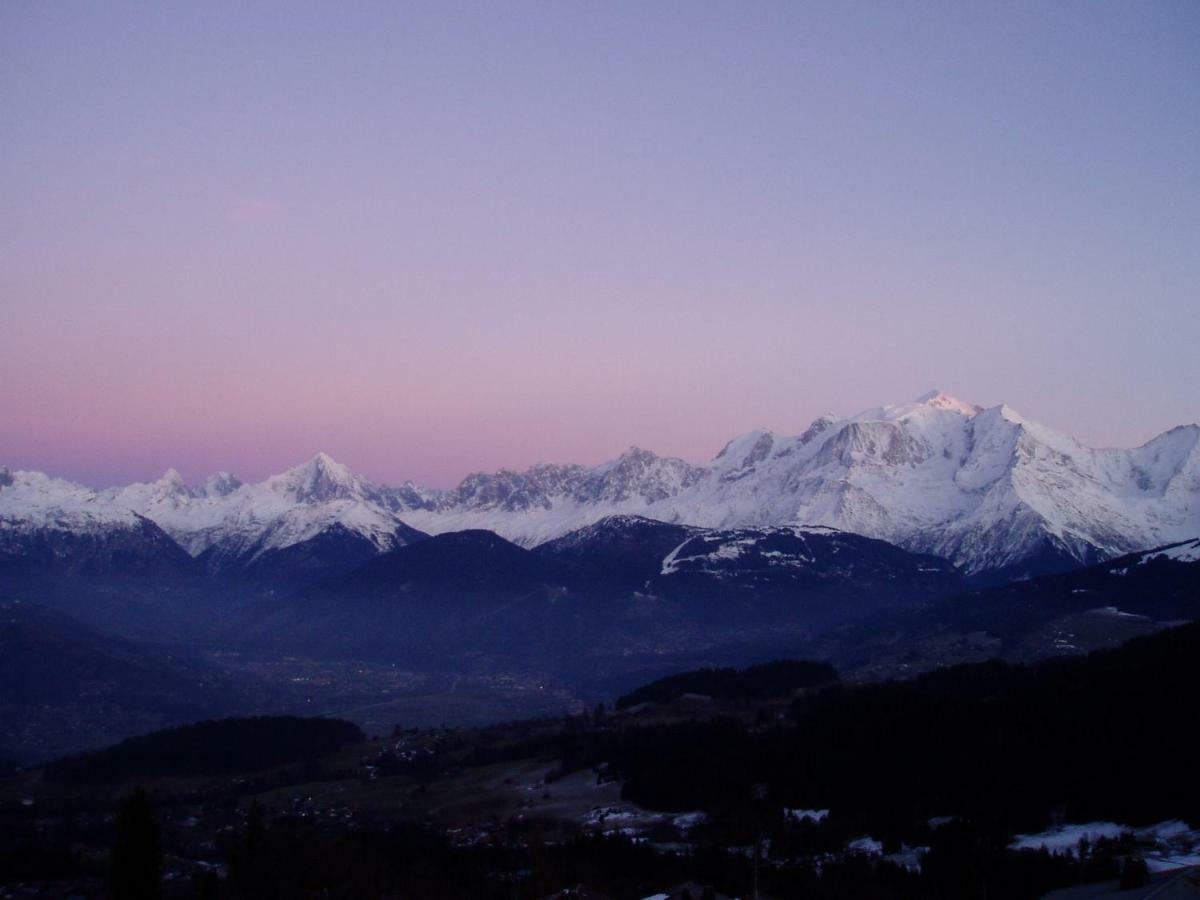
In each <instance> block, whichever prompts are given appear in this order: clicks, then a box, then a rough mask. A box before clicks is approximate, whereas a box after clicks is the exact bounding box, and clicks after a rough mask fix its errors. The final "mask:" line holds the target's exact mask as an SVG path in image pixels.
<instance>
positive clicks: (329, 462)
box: [267, 452, 360, 503]
mask: <svg viewBox="0 0 1200 900" xmlns="http://www.w3.org/2000/svg"><path fill="white" fill-rule="evenodd" d="M267 482H268V484H270V486H271V487H272V488H273V489H274V490H276V491H278V492H279V493H282V494H284V495H286V496H288V497H291V498H292V499H293V500H296V501H299V502H301V503H308V502H316V503H321V502H324V501H327V500H353V499H356V498H357V497H358V495H359V493H360V491H359V484H358V482H359V479H358V478H357V477H356V476H355V475H354V473H353V472H351V471H350V469H349V468H348V467H347V466H344V465H342V464H341V463H339V462H337V461H335V460H334V459H333V458H332V457H331V456H329V454H328V453H324V452H321V453H318V454H317V455H316V456H314V457H313V458H312V459H310V460H309V461H308V462H306V463H304V464H302V465H299V466H296V467H295V468H292V469H288V470H287V471H286V472H284V473H283V474H282V475H275V476H273V477H271V478H269V479H267Z"/></svg>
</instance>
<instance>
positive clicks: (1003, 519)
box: [0, 391, 1200, 575]
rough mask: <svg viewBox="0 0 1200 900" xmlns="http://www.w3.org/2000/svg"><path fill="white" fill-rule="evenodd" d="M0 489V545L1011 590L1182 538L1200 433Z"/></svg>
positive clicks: (834, 429) (971, 411)
mask: <svg viewBox="0 0 1200 900" xmlns="http://www.w3.org/2000/svg"><path fill="white" fill-rule="evenodd" d="M6 473H7V470H2V471H0V527H10V528H12V527H19V523H21V522H38V521H47V520H54V521H59V522H62V523H64V527H80V528H87V527H92V526H93V525H94V524H95V523H98V522H109V521H113V522H126V523H129V522H132V521H135V520H136V516H143V517H145V518H146V519H149V520H152V521H153V522H155V523H157V524H158V525H159V526H160V527H161V528H162V529H163V530H164V531H166V532H167V533H168V534H169V535H171V537H172V538H174V539H175V540H176V541H178V542H179V544H180V545H181V546H182V547H184V548H185V549H186V550H187V551H188V553H190V554H191V555H193V556H204V557H205V558H206V559H208V560H210V561H211V560H214V559H215V560H218V561H219V560H224V559H228V560H240V561H242V562H243V563H247V562H250V561H253V560H254V559H256V558H259V557H261V556H262V555H263V554H268V553H270V552H272V551H279V550H282V549H285V548H288V547H292V546H296V545H298V544H301V543H303V542H305V541H308V540H310V539H312V538H314V537H316V536H318V535H326V536H327V537H328V536H329V535H331V534H335V533H336V534H344V535H351V536H354V537H355V538H356V539H358V540H361V541H364V542H368V543H369V545H370V547H371V548H374V551H375V552H383V551H386V550H389V549H391V548H393V547H395V546H398V545H400V544H403V543H405V542H406V541H409V540H411V539H413V538H415V537H419V536H420V535H419V533H416V532H412V531H411V530H409V528H408V526H411V527H412V528H416V529H420V530H421V531H422V532H428V533H434V534H437V533H444V532H448V531H458V530H463V529H488V530H491V531H495V532H496V533H498V534H500V535H502V536H504V537H506V538H508V539H509V540H512V541H515V542H516V543H519V544H521V545H523V546H526V547H531V546H534V545H537V544H540V543H543V542H545V541H548V540H552V539H554V538H557V537H560V536H562V535H564V534H567V533H568V532H571V531H574V530H576V529H579V528H581V527H583V526H586V525H589V524H591V523H593V522H597V521H599V520H600V519H603V518H605V517H607V516H612V515H622V514H625V515H640V516H646V517H649V518H653V519H657V520H660V521H664V522H671V523H681V524H687V525H693V526H699V527H704V528H720V529H735V528H743V527H760V526H792V525H821V526H827V527H830V528H835V529H838V530H841V531H848V532H854V533H858V534H862V535H866V536H868V537H873V538H880V539H883V540H886V541H890V542H892V543H895V544H898V545H899V546H901V547H904V548H905V549H908V550H912V551H918V552H923V553H932V554H936V555H939V556H944V557H947V558H949V559H951V560H953V561H954V562H956V563H958V564H959V565H960V566H962V567H963V568H964V570H965V571H967V572H969V573H973V574H978V573H986V572H1004V573H1006V574H1010V575H1022V574H1029V573H1034V572H1037V571H1043V570H1046V569H1050V568H1054V567H1056V566H1064V565H1069V564H1072V563H1080V562H1092V561H1096V560H1100V559H1105V558H1109V557H1113V556H1117V555H1120V554H1122V553H1127V552H1130V551H1134V550H1141V549H1145V548H1149V547H1156V546H1162V545H1164V544H1168V543H1171V542H1174V541H1181V540H1186V539H1189V538H1193V537H1195V536H1196V535H1197V534H1200V426H1197V425H1188V426H1182V427H1179V428H1175V429H1172V430H1171V431H1168V432H1166V433H1165V434H1162V435H1159V436H1158V437H1156V438H1155V439H1154V440H1152V441H1150V442H1149V443H1147V444H1145V445H1144V446H1142V447H1138V448H1135V449H1132V450H1116V449H1104V450H1097V449H1093V448H1090V447H1085V446H1083V445H1082V444H1080V443H1079V442H1078V441H1076V440H1074V439H1073V438H1071V437H1068V436H1067V435H1064V434H1060V433H1057V432H1055V431H1052V430H1051V429H1049V428H1046V427H1044V426H1042V425H1038V424H1037V423H1035V422H1030V421H1028V420H1026V419H1025V418H1023V417H1022V416H1020V415H1019V414H1017V413H1016V412H1014V411H1013V410H1012V409H1010V408H1008V407H1007V406H997V407H993V408H990V409H981V408H980V407H978V406H975V405H973V404H970V403H965V402H963V401H961V400H957V399H955V398H953V397H949V396H947V395H945V394H942V393H939V392H937V391H933V392H930V393H929V394H926V395H925V396H923V397H921V398H919V399H917V400H916V401H914V402H912V403H905V404H899V405H893V406H882V407H877V408H875V409H871V410H867V411H866V412H862V413H859V414H858V415H855V416H850V417H848V418H842V419H838V418H834V417H832V416H826V417H822V418H820V419H818V420H817V421H815V422H813V423H812V425H811V426H810V427H809V428H808V429H807V430H805V431H804V433H803V434H800V435H796V436H791V437H788V436H780V435H776V434H773V433H772V432H769V431H762V430H760V431H753V432H750V433H749V434H746V435H742V436H741V437H738V438H735V439H734V440H732V441H730V442H729V444H728V445H727V446H726V447H725V449H724V450H722V451H721V453H719V454H718V455H717V457H716V458H715V459H713V460H712V461H710V462H708V463H706V464H703V465H696V464H692V463H689V462H685V461H683V460H680V459H671V458H664V457H659V456H656V455H655V454H653V453H650V452H648V451H645V450H640V449H637V448H632V449H630V450H629V451H627V452H626V453H624V454H622V455H621V456H620V457H618V458H617V459H615V460H612V461H611V462H608V463H604V464H602V465H600V466H596V467H591V468H589V467H585V466H578V465H549V464H545V465H538V466H534V467H532V468H530V469H528V470H526V471H524V472H513V471H507V470H504V471H500V472H496V473H493V474H482V473H480V474H475V475H471V476H469V477H467V478H466V479H465V480H464V481H463V482H462V483H461V484H460V485H459V486H458V487H457V488H455V489H453V490H447V491H438V490H428V489H423V488H420V487H417V486H415V485H412V484H405V485H403V486H400V487H383V486H380V485H376V484H373V483H372V482H370V481H368V480H367V479H365V478H363V477H361V476H359V475H355V474H354V473H352V472H350V471H349V470H348V469H347V468H346V467H345V466H342V465H340V464H338V463H336V462H334V461H333V460H332V459H330V458H329V457H328V456H326V455H325V454H318V455H317V456H316V457H314V458H313V459H312V460H310V461H309V462H307V463H305V464H304V465H301V466H298V467H296V468H294V469H290V470H288V471H287V472H284V473H283V474H281V475H276V476H272V477H271V478H268V479H266V480H265V481H263V482H261V483H259V484H249V485H248V484H242V483H241V482H240V481H238V480H237V479H236V478H234V477H233V476H231V475H229V474H228V473H219V474H218V475H214V476H213V477H212V478H210V479H208V480H207V481H206V482H205V483H204V484H203V485H201V486H199V487H196V488H189V487H187V486H186V485H185V484H184V483H183V481H182V479H181V478H180V477H179V476H178V474H177V473H175V472H173V471H171V472H168V473H167V474H166V475H165V476H164V477H163V478H162V479H160V480H159V481H157V482H154V483H152V484H135V485H130V486H128V487H124V488H115V489H111V490H107V491H91V490H89V489H87V488H82V487H79V486H78V485H70V484H68V483H66V482H62V481H58V480H56V479H51V478H47V477H46V476H44V475H39V474H37V473H28V472H20V473H15V474H6ZM6 479H7V480H8V481H11V482H12V483H11V484H8V485H6V484H5V480H6ZM5 522H7V523H8V524H7V525H4V524H3V523H5ZM72 523H74V524H72ZM364 546H365V545H364Z"/></svg>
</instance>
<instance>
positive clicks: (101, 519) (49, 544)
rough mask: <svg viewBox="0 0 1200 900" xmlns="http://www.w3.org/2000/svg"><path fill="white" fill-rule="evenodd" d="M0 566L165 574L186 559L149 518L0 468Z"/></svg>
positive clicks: (53, 481)
mask: <svg viewBox="0 0 1200 900" xmlns="http://www.w3.org/2000/svg"><path fill="white" fill-rule="evenodd" d="M0 565H3V566H4V567H6V568H12V567H17V568H33V569H38V570H51V571H71V572H78V573H87V574H99V573H103V572H109V571H114V570H118V569H119V570H122V571H125V572H133V571H139V572H153V573H158V574H166V573H178V572H183V571H187V570H188V569H189V568H191V567H192V562H191V560H190V559H189V558H188V557H187V555H186V554H184V553H183V551H182V550H180V549H179V547H178V545H176V544H175V542H174V541H172V540H171V538H170V537H168V536H167V535H166V534H165V533H164V532H163V530H162V529H161V528H159V527H158V526H157V525H156V524H155V523H154V522H153V521H151V520H150V519H147V518H145V517H143V516H140V515H138V514H137V513H135V512H133V511H132V510H129V509H124V508H121V507H118V506H114V505H113V504H111V503H109V502H107V501H106V500H105V499H104V498H102V497H100V496H98V495H97V493H96V492H95V491H93V490H90V489H89V488H85V487H82V486H80V485H77V484H72V483H71V482H69V481H63V480H62V479H59V478H50V477H48V476H46V475H43V474H42V473H41V472H20V471H19V472H11V471H9V470H8V469H7V468H5V467H0Z"/></svg>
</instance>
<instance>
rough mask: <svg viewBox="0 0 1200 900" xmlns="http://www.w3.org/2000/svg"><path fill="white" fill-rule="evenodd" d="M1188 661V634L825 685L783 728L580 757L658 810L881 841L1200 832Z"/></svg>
mask: <svg viewBox="0 0 1200 900" xmlns="http://www.w3.org/2000/svg"><path fill="white" fill-rule="evenodd" d="M1197 659H1200V624H1193V625H1187V626H1183V627H1181V628H1177V629H1173V630H1170V631H1166V632H1163V633H1160V634H1158V635H1154V636H1151V637H1148V638H1143V639H1140V640H1136V641H1133V642H1131V643H1130V644H1128V645H1126V646H1124V647H1122V648H1119V649H1116V650H1110V651H1103V652H1099V653H1094V654H1092V655H1090V656H1088V657H1085V658H1075V659H1069V660H1059V661H1054V662H1048V663H1043V664H1041V665H1038V666H1035V667H1032V668H1025V667H1020V666H1011V665H1006V664H1004V663H999V662H993V663H984V664H980V665H969V666H957V667H954V668H951V669H946V670H943V671H940V672H936V673H931V674H929V675H926V676H923V677H921V678H918V679H915V680H913V681H910V682H899V683H888V684H879V685H868V686H835V687H832V688H830V689H828V690H825V691H822V692H820V693H818V694H816V695H815V696H811V697H805V698H802V699H800V700H797V701H796V703H795V704H794V708H793V712H794V716H795V719H796V727H774V728H771V729H768V730H765V731H756V730H753V729H750V728H748V727H747V726H745V725H743V724H741V723H739V722H735V721H722V720H716V721H709V722H703V723H690V724H687V725H681V726H674V727H666V726H664V727H660V728H653V729H644V730H629V731H626V732H622V733H613V734H606V735H604V736H602V738H601V740H602V743H603V746H601V747H597V748H595V750H594V752H593V753H592V754H591V757H592V758H593V759H596V758H603V759H604V760H606V761H607V762H608V763H609V764H610V765H611V766H612V767H614V768H615V769H616V771H617V772H618V773H619V774H621V775H622V776H623V777H624V778H625V788H624V791H625V796H626V797H627V798H628V799H630V800H633V801H635V802H637V803H640V804H643V805H645V806H648V807H651V808H655V809H666V810H684V809H696V808H707V809H722V808H725V809H729V808H733V807H735V806H737V805H738V804H742V805H745V804H746V803H747V802H748V798H749V797H750V796H751V795H752V793H753V792H754V791H755V790H758V791H759V793H762V792H764V791H765V792H766V795H767V796H768V797H769V798H770V800H771V801H772V802H773V803H774V804H775V805H777V806H791V807H807V808H814V807H815V808H830V809H833V810H835V811H838V812H839V813H840V814H841V815H843V816H845V817H847V818H851V819H853V820H856V821H857V822H858V823H860V824H861V825H862V826H864V827H866V826H868V825H869V826H870V827H873V828H876V829H885V830H886V829H889V828H895V829H899V828H902V827H904V826H906V825H907V824H909V823H911V822H913V821H917V820H923V819H927V818H930V817H933V816H938V815H947V814H958V815H967V816H971V817H974V818H975V819H977V820H979V821H984V822H993V823H1002V824H1004V825H1005V826H1011V827H1013V828H1028V827H1035V826H1037V825H1040V824H1042V823H1043V821H1044V819H1045V817H1046V815H1047V813H1048V812H1049V811H1050V810H1051V809H1059V810H1061V811H1062V812H1063V813H1064V814H1065V815H1066V816H1067V818H1068V820H1071V821H1089V820H1092V819H1112V820H1115V821H1125V822H1129V823H1139V822H1147V821H1151V820H1162V819H1165V818H1172V817H1184V818H1187V819H1189V820H1190V821H1192V822H1200V780H1198V779H1196V778H1195V777H1194V761H1195V760H1196V759H1200V736H1198V735H1200V730H1198V729H1196V728H1195V727H1194V725H1195V723H1196V722H1197V721H1200V695H1198V694H1197V692H1196V691H1195V690H1193V685H1194V683H1195V676H1196V671H1197V669H1196V665H1197V663H1196V661H1197ZM573 753H575V755H576V756H577V758H579V759H580V760H581V761H585V762H586V761H587V756H588V755H587V754H583V753H581V752H580V750H579V748H578V746H576V747H575V748H574V749H573ZM755 786H761V787H758V788H756V787H755Z"/></svg>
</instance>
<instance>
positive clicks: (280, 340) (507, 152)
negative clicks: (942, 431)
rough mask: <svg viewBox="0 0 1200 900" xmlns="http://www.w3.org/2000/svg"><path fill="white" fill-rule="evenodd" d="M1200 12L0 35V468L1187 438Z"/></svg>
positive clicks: (110, 22) (441, 21)
mask: <svg viewBox="0 0 1200 900" xmlns="http://www.w3.org/2000/svg"><path fill="white" fill-rule="evenodd" d="M1198 60H1200V6H1198V5H1197V4H1195V3H1194V2H1179V3H1173V2H1156V3H1147V4H1125V3H1106V2H1088V3H1081V4H1073V3H1062V4H1053V5H1050V6H1048V5H1046V4H1037V3H1034V4H1028V5H1026V4H1020V3H1013V4H1007V3H1006V4H969V3H968V4H946V5H941V4H912V5H906V4H894V5H893V4H888V5H878V4H875V5H870V4H868V5H855V4H827V5H818V6H815V7H813V6H807V5H803V6H802V5H798V4H790V3H787V4H769V3H765V4H754V5H751V6H746V5H742V4H729V5H726V6H704V7H701V6H699V5H697V4H691V3H683V4H667V3H664V4H622V3H611V4H609V3H606V4H595V5H575V4H552V5H545V4H535V5H525V4H520V3H518V4H511V5H510V4H497V5H494V6H493V5H473V6H468V7H462V8H451V7H448V6H444V5H442V4H431V5H422V6H399V5H395V4H381V5H372V4H364V5H355V6H353V7H352V8H351V9H349V10H347V9H344V8H342V7H340V6H334V5H330V4H311V5H308V4H295V3H289V4H280V5H278V6H273V5H271V4H255V5H254V9H253V10H252V11H247V10H245V9H244V8H243V5H242V4H220V3H215V4H193V5H189V6H182V7H181V6H174V5H171V6H166V5H164V6H161V7H160V6H157V5H150V6H146V5H145V4H136V5H125V4H122V3H113V4H82V3H80V4H71V3H65V4H34V3H23V2H13V3H8V4H5V5H4V6H3V9H0V85H2V88H0V104H2V105H0V111H2V113H3V115H2V116H0V304H2V313H3V316H2V322H0V326H2V327H0V386H2V389H0V463H6V464H8V465H10V466H14V467H21V468H40V469H44V470H47V471H50V472H53V473H56V474H61V475H65V476H68V477H72V478H76V479H79V480H82V481H85V482H89V483H95V484H103V483H113V482H118V481H126V480H131V479H135V478H136V479H146V478H153V477H157V475H158V474H160V473H161V471H162V470H163V469H165V468H166V467H167V466H174V467H176V468H178V469H179V470H180V471H181V472H182V473H183V474H184V475H185V477H187V478H189V479H199V478H202V477H203V476H205V475H206V474H208V473H209V472H211V471H214V470H217V469H228V470H232V471H234V472H236V473H238V474H239V475H240V476H242V477H243V478H257V477H261V476H262V475H265V474H267V473H269V472H273V471H279V470H281V469H282V468H284V467H286V466H288V465H291V464H294V463H296V462H299V461H301V460H303V459H305V458H307V457H308V456H311V454H312V453H313V452H315V451H316V450H318V449H323V450H326V451H328V452H329V453H330V454H332V455H333V456H334V457H335V458H337V459H339V460H341V461H343V462H346V463H348V464H349V465H350V466H351V467H353V468H355V469H357V470H360V471H363V472H365V473H366V474H369V475H371V476H372V477H375V478H377V479H380V480H384V481H399V480H403V479H409V478H411V479H413V480H415V481H418V482H422V483H427V484H432V485H448V484H452V483H454V482H456V481H457V480H458V479H459V478H460V477H461V476H462V475H464V474H465V473H467V472H468V471H472V470H480V469H495V468H498V467H501V466H510V467H523V466H525V465H528V464H530V463H533V462H536V461H578V462H584V463H592V462H598V461H600V460H603V459H606V458H611V457H612V456H614V455H616V454H617V453H619V452H621V451H622V450H623V449H625V448H626V447H628V446H629V445H631V444H637V445H639V446H643V447H647V448H649V449H653V450H655V451H656V452H659V453H664V454H672V455H679V456H683V457H685V458H689V459H705V458H708V457H710V456H711V455H713V454H714V453H715V452H716V451H717V450H718V449H720V447H721V446H722V445H723V444H724V442H725V441H726V440H727V439H728V438H730V437H732V436H733V435H735V434H738V433H741V432H744V431H746V430H749V429H750V428H753V427H757V426H766V427H770V428H773V429H775V430H777V431H781V432H785V433H795V432H798V431H800V430H802V429H803V428H804V427H805V426H806V425H807V423H808V422H809V421H810V420H811V419H813V418H814V417H815V416H817V415H819V414H821V413H824V412H829V411H832V412H835V413H839V414H849V413H852V412H856V411H858V410H860V409H863V408H866V407H870V406H875V405H878V404H880V403H887V402H902V401H906V400H910V399H913V398H915V397H916V396H917V395H919V394H921V393H923V392H924V391H925V390H927V389H929V388H931V387H938V388H941V389H943V390H946V391H948V392H950V393H953V394H955V395H957V396H961V397H963V398H965V399H968V400H971V401H973V402H976V403H980V404H983V405H992V404H995V403H1000V402H1007V403H1008V404H1010V405H1011V406H1013V407H1014V408H1016V409H1018V410H1020V411H1021V412H1022V413H1024V414H1025V415H1027V416H1029V417H1030V418H1034V419H1037V420H1039V421H1042V422H1044V423H1046V424H1047V425H1050V426H1052V427H1055V428H1059V429H1061V430H1064V431H1068V432H1071V433H1073V434H1075V435H1076V436H1077V437H1079V438H1080V439H1081V440H1084V441H1085V442H1088V443H1092V444H1095V445H1132V444H1137V443H1141V442H1143V441H1145V440H1147V439H1149V438H1150V437H1151V436H1153V435H1154V434H1156V433H1158V432H1160V431H1162V430H1165V429H1166V428H1169V427H1171V426H1172V425H1176V424H1181V423H1184V422H1192V421H1196V420H1197V419H1200V393H1198V391H1197V385H1200V352H1198V350H1197V345H1198V343H1200V242H1198V239H1197V236H1198V235H1200V179H1197V178H1196V168H1197V162H1200V158H1198V157H1197V149H1196V148H1197V147H1198V146H1200V62H1198Z"/></svg>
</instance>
